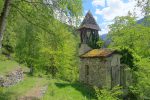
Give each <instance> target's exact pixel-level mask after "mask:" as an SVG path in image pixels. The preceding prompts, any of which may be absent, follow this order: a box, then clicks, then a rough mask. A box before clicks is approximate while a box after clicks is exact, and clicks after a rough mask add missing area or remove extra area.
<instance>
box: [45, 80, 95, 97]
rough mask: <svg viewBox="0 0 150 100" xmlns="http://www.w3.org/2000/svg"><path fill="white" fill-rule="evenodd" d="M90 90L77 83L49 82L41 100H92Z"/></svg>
mask: <svg viewBox="0 0 150 100" xmlns="http://www.w3.org/2000/svg"><path fill="white" fill-rule="evenodd" d="M92 91H93V90H92V89H89V88H88V87H85V86H84V85H82V84H79V83H69V82H66V81H61V80H51V81H50V83H49V87H48V91H47V92H46V94H45V96H44V97H43V99H42V100H94V99H95V96H94V92H92Z"/></svg>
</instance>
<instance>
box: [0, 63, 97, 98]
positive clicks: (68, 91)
mask: <svg viewBox="0 0 150 100" xmlns="http://www.w3.org/2000/svg"><path fill="white" fill-rule="evenodd" d="M16 66H18V63H16V62H14V61H0V73H3V74H5V73H6V72H9V71H11V70H13V69H15V68H16ZM37 84H38V85H39V86H45V84H49V85H48V90H47V92H46V94H45V95H44V97H43V98H42V100H94V95H93V93H92V90H90V89H89V88H87V87H85V86H84V85H82V84H79V83H69V82H66V81H62V80H56V79H47V78H38V77H31V76H28V75H26V76H25V79H24V80H23V81H22V82H20V83H18V84H17V85H15V86H11V87H8V88H0V100H16V98H18V97H22V96H24V95H26V94H27V93H29V91H31V89H33V88H34V87H35V86H36V85H37Z"/></svg>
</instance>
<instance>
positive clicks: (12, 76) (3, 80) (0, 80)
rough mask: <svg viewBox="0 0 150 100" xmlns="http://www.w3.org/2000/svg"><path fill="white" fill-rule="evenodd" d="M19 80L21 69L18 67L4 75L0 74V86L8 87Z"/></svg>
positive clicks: (21, 75) (20, 78) (21, 78)
mask: <svg viewBox="0 0 150 100" xmlns="http://www.w3.org/2000/svg"><path fill="white" fill-rule="evenodd" d="M21 80H23V71H22V69H21V68H18V69H16V70H14V71H12V72H10V73H9V74H7V75H5V76H2V75H0V86H2V87H9V86H12V85H15V84H16V83H18V82H20V81H21Z"/></svg>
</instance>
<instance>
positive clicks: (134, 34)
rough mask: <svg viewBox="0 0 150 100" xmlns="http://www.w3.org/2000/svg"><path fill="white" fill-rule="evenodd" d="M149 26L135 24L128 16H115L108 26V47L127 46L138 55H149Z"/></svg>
mask: <svg viewBox="0 0 150 100" xmlns="http://www.w3.org/2000/svg"><path fill="white" fill-rule="evenodd" d="M149 33H150V28H149V27H145V26H142V25H140V24H137V23H136V21H135V19H134V18H133V17H130V16H125V17H117V18H116V19H115V23H114V24H112V25H111V26H110V32H109V39H110V40H111V44H110V47H121V46H124V47H128V48H130V49H132V50H134V51H135V53H137V54H138V55H140V56H143V57H149V55H150V48H149V43H150V37H149Z"/></svg>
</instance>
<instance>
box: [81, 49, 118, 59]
mask: <svg viewBox="0 0 150 100" xmlns="http://www.w3.org/2000/svg"><path fill="white" fill-rule="evenodd" d="M114 53H118V52H117V51H116V50H110V49H93V50H90V51H88V52H86V53H85V54H83V55H81V56H80V57H81V58H101V57H110V56H111V55H112V54H114Z"/></svg>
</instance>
